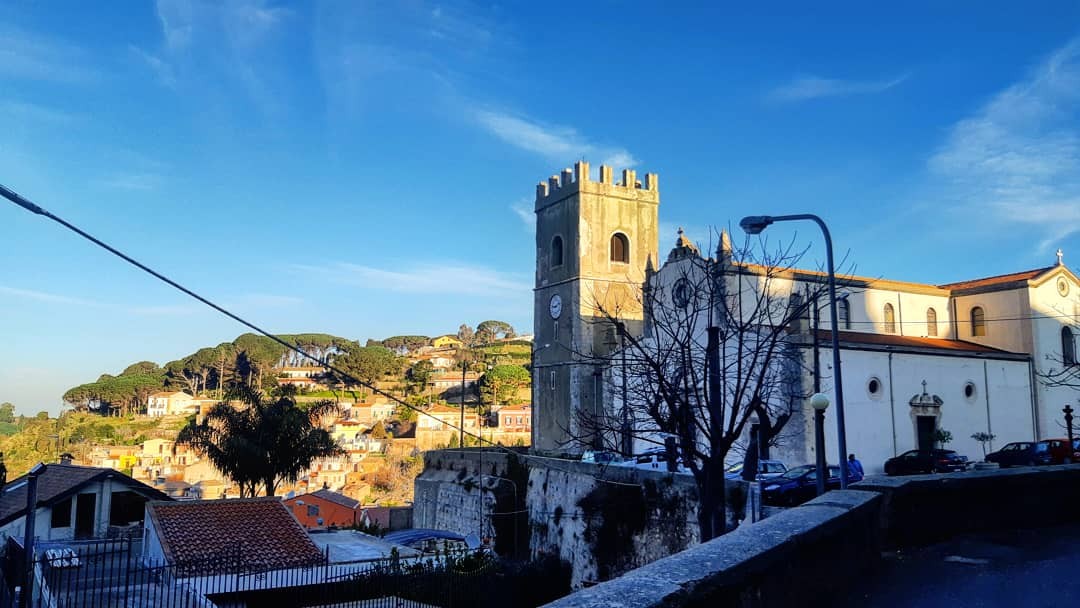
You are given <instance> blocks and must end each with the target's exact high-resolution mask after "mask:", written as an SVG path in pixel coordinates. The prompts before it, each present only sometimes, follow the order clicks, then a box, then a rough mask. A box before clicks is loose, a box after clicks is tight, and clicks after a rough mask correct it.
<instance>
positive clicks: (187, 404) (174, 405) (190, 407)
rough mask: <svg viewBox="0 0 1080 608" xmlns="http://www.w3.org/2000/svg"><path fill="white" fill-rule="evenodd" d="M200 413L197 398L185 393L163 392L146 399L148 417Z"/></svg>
mask: <svg viewBox="0 0 1080 608" xmlns="http://www.w3.org/2000/svg"><path fill="white" fill-rule="evenodd" d="M197 411H198V406H196V405H195V398H194V397H192V396H191V395H189V394H187V393H185V392H183V391H161V392H157V393H153V394H152V395H150V396H149V397H147V398H146V415H147V416H150V417H160V416H187V415H190V414H194V413H196V412H197Z"/></svg>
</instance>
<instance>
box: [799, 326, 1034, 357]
mask: <svg viewBox="0 0 1080 608" xmlns="http://www.w3.org/2000/svg"><path fill="white" fill-rule="evenodd" d="M817 334H818V340H819V341H822V342H827V341H829V340H831V339H832V335H831V332H829V330H827V329H819V330H818V332H817ZM838 337H839V339H840V342H842V343H844V342H846V343H849V344H867V345H875V346H884V347H894V348H919V349H935V350H945V351H953V352H957V353H983V354H993V355H1017V354H1019V353H1013V352H1010V351H1007V350H1001V349H1000V348H993V347H991V346H985V345H982V344H976V343H974V342H968V341H966V340H949V339H946V338H923V337H918V336H898V335H895V334H873V333H867V332H859V331H842V332H839V334H838Z"/></svg>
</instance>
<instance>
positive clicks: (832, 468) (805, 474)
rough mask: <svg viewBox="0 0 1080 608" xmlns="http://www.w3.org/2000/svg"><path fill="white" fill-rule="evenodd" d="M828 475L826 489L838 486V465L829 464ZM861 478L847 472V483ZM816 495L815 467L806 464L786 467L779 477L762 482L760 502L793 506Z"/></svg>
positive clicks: (834, 488) (779, 505) (778, 505)
mask: <svg viewBox="0 0 1080 608" xmlns="http://www.w3.org/2000/svg"><path fill="white" fill-rule="evenodd" d="M828 471H829V477H828V479H826V480H825V489H826V490H836V489H839V488H840V467H838V466H836V465H833V464H831V465H829V467H828ZM860 479H861V478H860V477H859V476H858V475H854V474H852V473H850V472H849V473H848V483H855V482H856V481H859V480H860ZM815 496H817V467H816V466H814V465H812V464H806V465H803V466H801V467H795V468H793V469H788V470H787V472H786V473H784V474H783V475H781V476H779V477H774V478H772V479H770V480H768V481H766V482H763V483H762V487H761V502H763V503H765V504H767V505H773V506H777V507H794V506H796V505H801V504H802V503H804V502H806V501H808V500H810V499H811V498H814V497H815Z"/></svg>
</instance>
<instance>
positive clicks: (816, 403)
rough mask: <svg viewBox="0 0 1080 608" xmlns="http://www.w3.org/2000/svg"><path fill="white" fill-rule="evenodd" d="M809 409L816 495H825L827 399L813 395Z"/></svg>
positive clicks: (820, 395) (823, 396)
mask: <svg viewBox="0 0 1080 608" xmlns="http://www.w3.org/2000/svg"><path fill="white" fill-rule="evenodd" d="M810 407H812V408H814V451H815V452H816V453H817V495H818V496H821V495H822V494H824V493H825V479H826V475H827V471H826V470H825V469H826V466H825V410H827V409H829V397H828V396H826V395H824V394H822V393H814V395H813V396H812V397H810Z"/></svg>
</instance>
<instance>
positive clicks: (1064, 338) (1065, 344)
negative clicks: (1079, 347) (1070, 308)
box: [1061, 326, 1076, 365]
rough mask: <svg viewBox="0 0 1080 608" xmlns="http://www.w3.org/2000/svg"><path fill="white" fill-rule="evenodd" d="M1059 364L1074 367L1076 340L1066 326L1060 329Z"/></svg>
mask: <svg viewBox="0 0 1080 608" xmlns="http://www.w3.org/2000/svg"><path fill="white" fill-rule="evenodd" d="M1061 362H1062V363H1064V364H1065V365H1076V338H1075V337H1073V332H1072V329H1070V328H1069V327H1068V326H1066V327H1062V328H1061Z"/></svg>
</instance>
